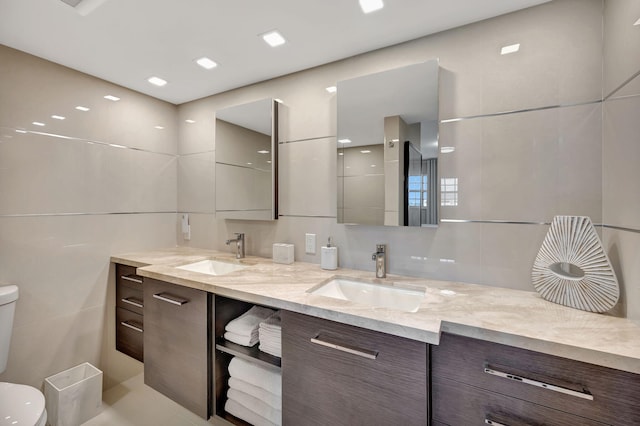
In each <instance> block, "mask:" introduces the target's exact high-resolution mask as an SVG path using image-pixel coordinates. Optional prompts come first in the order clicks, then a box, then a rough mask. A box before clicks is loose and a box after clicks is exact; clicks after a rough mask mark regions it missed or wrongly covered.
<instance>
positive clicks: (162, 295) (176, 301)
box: [153, 293, 189, 306]
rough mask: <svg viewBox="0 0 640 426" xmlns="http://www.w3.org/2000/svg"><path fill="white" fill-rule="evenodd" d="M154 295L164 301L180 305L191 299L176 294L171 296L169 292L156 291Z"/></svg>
mask: <svg viewBox="0 0 640 426" xmlns="http://www.w3.org/2000/svg"><path fill="white" fill-rule="evenodd" d="M153 297H154V298H155V299H158V300H162V301H163V302H167V303H171V304H172V305H178V306H182V305H184V304H185V303H187V302H188V301H189V300H187V299H181V298H179V297H176V296H171V295H170V294H167V293H156V294H154V295H153Z"/></svg>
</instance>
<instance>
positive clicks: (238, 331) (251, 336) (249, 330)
mask: <svg viewBox="0 0 640 426" xmlns="http://www.w3.org/2000/svg"><path fill="white" fill-rule="evenodd" d="M274 312H275V311H273V310H271V309H267V308H263V307H260V306H254V307H253V308H251V309H249V310H248V311H247V312H245V313H244V314H242V315H240V316H239V317H238V318H236V319H234V320H232V321H230V322H229V324H227V326H226V327H225V328H224V329H225V331H226V332H225V333H224V338H225V339H226V340H229V341H230V342H233V343H237V344H238V345H242V346H253V345H255V344H256V343H258V338H259V335H258V328H259V326H260V322H261V321H264V320H265V319H267V318H269V317H270V316H271V315H273V313H274Z"/></svg>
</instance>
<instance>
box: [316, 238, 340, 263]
mask: <svg viewBox="0 0 640 426" xmlns="http://www.w3.org/2000/svg"><path fill="white" fill-rule="evenodd" d="M320 267H321V268H322V269H328V270H334V269H338V247H336V246H332V245H331V237H329V241H327V245H326V246H322V248H321V251H320Z"/></svg>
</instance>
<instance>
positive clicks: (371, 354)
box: [311, 334, 378, 359]
mask: <svg viewBox="0 0 640 426" xmlns="http://www.w3.org/2000/svg"><path fill="white" fill-rule="evenodd" d="M311 343H315V344H316V345H321V346H326V347H328V348H333V349H337V350H339V351H342V352H347V353H350V354H352V355H358V356H361V357H363V358H368V359H376V358H377V357H378V352H377V351H370V350H368V349H361V348H356V347H355V346H347V345H338V344H336V343H331V342H328V341H326V340H322V339H320V334H316V337H312V338H311Z"/></svg>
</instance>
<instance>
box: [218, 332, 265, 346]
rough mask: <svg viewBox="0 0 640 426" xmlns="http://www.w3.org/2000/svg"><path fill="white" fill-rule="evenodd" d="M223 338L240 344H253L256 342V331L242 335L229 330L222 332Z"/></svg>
mask: <svg viewBox="0 0 640 426" xmlns="http://www.w3.org/2000/svg"><path fill="white" fill-rule="evenodd" d="M224 338H225V339H226V340H228V341H230V342H233V343H237V344H238V345H242V346H253V345H255V344H256V343H258V333H253V334H252V335H251V336H243V335H242V334H236V333H233V332H231V331H227V332H226V333H224Z"/></svg>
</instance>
